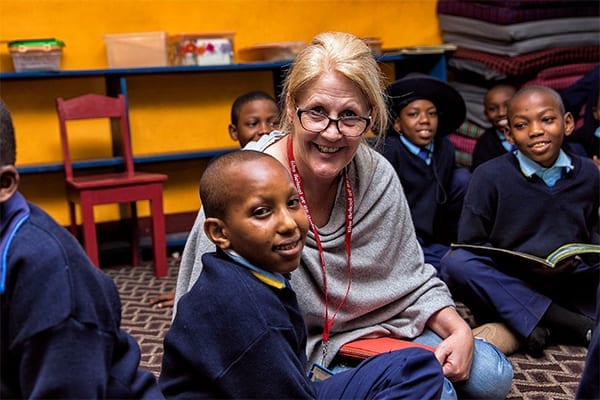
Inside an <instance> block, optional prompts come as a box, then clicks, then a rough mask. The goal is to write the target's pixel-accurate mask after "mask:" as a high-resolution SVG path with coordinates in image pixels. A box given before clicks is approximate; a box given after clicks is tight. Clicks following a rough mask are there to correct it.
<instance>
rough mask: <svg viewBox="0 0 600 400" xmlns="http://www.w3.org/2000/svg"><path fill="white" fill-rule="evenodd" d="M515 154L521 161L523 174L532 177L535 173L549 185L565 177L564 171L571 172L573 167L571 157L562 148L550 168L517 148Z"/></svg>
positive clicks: (551, 185)
mask: <svg viewBox="0 0 600 400" xmlns="http://www.w3.org/2000/svg"><path fill="white" fill-rule="evenodd" d="M514 154H515V156H516V157H517V160H518V161H519V166H520V167H521V172H522V173H523V175H525V176H526V177H528V178H531V177H532V176H533V175H534V174H535V175H537V176H539V177H540V178H542V180H543V181H544V183H545V184H546V185H547V186H548V187H553V186H554V185H555V184H556V182H557V181H558V180H559V179H560V178H562V177H563V173H567V172H570V171H571V170H572V169H573V164H571V157H569V156H568V155H567V153H565V152H564V151H563V150H562V149H561V150H560V153H559V155H558V158H557V159H556V161H555V162H554V165H552V166H551V167H549V168H544V167H542V166H541V165H540V164H538V163H536V162H535V161H533V160H532V159H530V158H528V157H526V156H525V155H523V153H521V152H520V151H519V150H516V151H515V152H514Z"/></svg>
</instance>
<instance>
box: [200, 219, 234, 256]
mask: <svg viewBox="0 0 600 400" xmlns="http://www.w3.org/2000/svg"><path fill="white" fill-rule="evenodd" d="M204 233H205V234H206V236H207V237H208V238H209V239H210V241H211V242H213V243H214V244H216V245H217V247H219V248H220V249H223V250H225V249H227V248H229V247H230V246H231V242H230V241H229V238H228V235H227V228H226V227H225V223H224V222H223V220H222V219H219V218H206V219H205V220H204Z"/></svg>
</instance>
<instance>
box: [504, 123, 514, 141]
mask: <svg viewBox="0 0 600 400" xmlns="http://www.w3.org/2000/svg"><path fill="white" fill-rule="evenodd" d="M502 132H503V133H504V137H506V141H507V142H508V143H510V144H511V145H513V146H515V145H516V143H515V138H514V137H513V135H512V130H511V129H510V124H508V125H506V126H505V127H504V129H502Z"/></svg>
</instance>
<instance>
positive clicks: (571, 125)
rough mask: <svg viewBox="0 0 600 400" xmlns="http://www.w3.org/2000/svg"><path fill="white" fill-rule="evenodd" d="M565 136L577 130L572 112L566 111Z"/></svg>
mask: <svg viewBox="0 0 600 400" xmlns="http://www.w3.org/2000/svg"><path fill="white" fill-rule="evenodd" d="M564 120H565V136H569V135H570V134H571V133H573V131H574V130H575V118H573V114H571V113H570V112H567V113H565V117H564Z"/></svg>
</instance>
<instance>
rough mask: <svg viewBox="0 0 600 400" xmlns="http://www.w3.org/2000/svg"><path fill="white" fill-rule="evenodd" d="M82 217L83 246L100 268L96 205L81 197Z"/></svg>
mask: <svg viewBox="0 0 600 400" xmlns="http://www.w3.org/2000/svg"><path fill="white" fill-rule="evenodd" d="M81 219H82V225H83V247H84V248H85V252H86V253H87V255H88V257H89V258H90V260H91V261H92V263H93V264H94V265H95V266H96V267H98V268H100V259H99V256H98V238H97V237H96V223H95V221H94V205H93V204H92V203H91V202H88V201H86V200H84V198H83V196H82V199H81Z"/></svg>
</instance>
